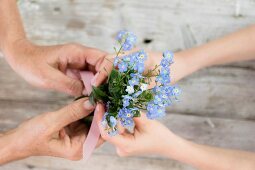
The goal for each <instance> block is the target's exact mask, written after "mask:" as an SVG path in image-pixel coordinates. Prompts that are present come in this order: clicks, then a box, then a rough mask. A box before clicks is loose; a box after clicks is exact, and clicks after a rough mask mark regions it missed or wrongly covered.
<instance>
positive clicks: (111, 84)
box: [89, 31, 180, 135]
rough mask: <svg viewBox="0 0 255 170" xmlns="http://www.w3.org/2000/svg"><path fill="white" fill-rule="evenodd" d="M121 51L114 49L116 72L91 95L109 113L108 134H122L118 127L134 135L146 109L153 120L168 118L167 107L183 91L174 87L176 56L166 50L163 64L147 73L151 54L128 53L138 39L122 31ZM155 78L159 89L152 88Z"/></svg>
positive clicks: (106, 124)
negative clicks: (136, 122)
mask: <svg viewBox="0 0 255 170" xmlns="http://www.w3.org/2000/svg"><path fill="white" fill-rule="evenodd" d="M116 39H117V42H118V44H119V48H116V47H115V48H114V49H115V51H116V57H115V58H114V61H113V62H112V64H113V69H112V71H111V73H109V77H108V80H107V82H106V83H105V84H102V85H100V86H99V87H93V91H92V93H91V94H90V96H89V99H90V101H91V102H92V103H95V102H97V101H101V102H103V103H105V104H106V112H105V114H104V118H103V120H102V124H103V126H104V127H105V129H106V130H107V132H108V134H110V135H116V134H118V128H117V124H118V122H120V124H121V125H122V126H123V127H124V128H126V129H128V130H129V131H131V132H132V129H133V128H134V121H133V118H134V117H139V116H140V115H141V111H142V110H146V115H147V117H148V118H149V119H156V118H160V117H163V116H164V115H165V108H166V107H167V106H169V105H171V104H172V102H173V101H176V100H177V97H178V96H179V94H180V90H179V88H178V87H177V86H173V85H171V84H170V82H171V79H170V65H171V64H172V63H173V53H172V52H170V51H165V52H164V53H163V58H162V60H161V62H160V65H155V68H153V69H151V70H148V71H147V72H146V73H144V70H145V61H146V59H147V54H146V53H145V51H143V50H140V51H137V52H134V53H131V54H129V55H124V56H123V54H124V52H126V51H129V50H131V49H132V48H133V47H134V45H135V43H136V39H137V38H136V36H135V35H134V34H133V33H131V32H128V31H120V32H119V33H118V35H117V38H116ZM152 77H155V80H156V86H155V87H153V88H150V89H149V88H148V87H149V85H150V83H151V82H152Z"/></svg>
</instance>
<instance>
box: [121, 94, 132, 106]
mask: <svg viewBox="0 0 255 170" xmlns="http://www.w3.org/2000/svg"><path fill="white" fill-rule="evenodd" d="M132 99H133V98H132V97H131V96H129V95H125V96H123V99H122V102H123V107H127V106H129V105H130V100H132Z"/></svg>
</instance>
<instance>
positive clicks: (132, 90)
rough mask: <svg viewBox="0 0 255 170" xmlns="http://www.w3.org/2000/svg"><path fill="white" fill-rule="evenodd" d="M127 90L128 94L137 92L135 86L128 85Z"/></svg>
mask: <svg viewBox="0 0 255 170" xmlns="http://www.w3.org/2000/svg"><path fill="white" fill-rule="evenodd" d="M126 92H128V94H133V93H134V92H135V90H134V87H133V86H127V89H126Z"/></svg>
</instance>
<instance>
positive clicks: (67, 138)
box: [0, 99, 102, 164]
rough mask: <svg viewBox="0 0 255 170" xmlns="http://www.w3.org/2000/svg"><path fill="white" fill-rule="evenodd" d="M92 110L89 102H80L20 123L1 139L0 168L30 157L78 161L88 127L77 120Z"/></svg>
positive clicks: (85, 100) (83, 100)
mask: <svg viewBox="0 0 255 170" xmlns="http://www.w3.org/2000/svg"><path fill="white" fill-rule="evenodd" d="M93 110H94V106H93V105H91V104H90V102H89V100H88V99H80V100H78V101H76V102H74V103H72V104H70V105H68V106H66V107H64V108H62V109H60V110H58V111H55V112H49V113H44V114H41V115H39V116H37V117H34V118H32V119H30V120H28V121H26V122H24V123H22V124H21V125H20V126H19V127H18V128H16V129H14V130H12V131H10V132H8V133H6V134H4V135H3V136H1V137H0V154H1V155H2V156H0V164H2V163H6V162H9V161H13V160H17V159H23V158H26V157H29V156H55V157H62V158H66V159H70V160H79V159H81V158H82V150H83V149H82V146H83V143H84V141H85V138H86V135H87V133H86V132H87V127H86V126H85V124H84V123H81V122H79V121H78V120H80V119H82V118H84V117H86V116H87V115H89V114H90V113H91V112H92V111H93ZM101 142H102V141H100V142H99V143H98V145H100V143H101ZM3 155H4V156H3Z"/></svg>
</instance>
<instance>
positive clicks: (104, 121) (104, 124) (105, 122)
mask: <svg viewBox="0 0 255 170" xmlns="http://www.w3.org/2000/svg"><path fill="white" fill-rule="evenodd" d="M108 114H109V113H108V112H105V113H104V116H103V119H102V122H101V124H102V126H103V127H104V128H106V127H107V120H106V117H107V115H108Z"/></svg>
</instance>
